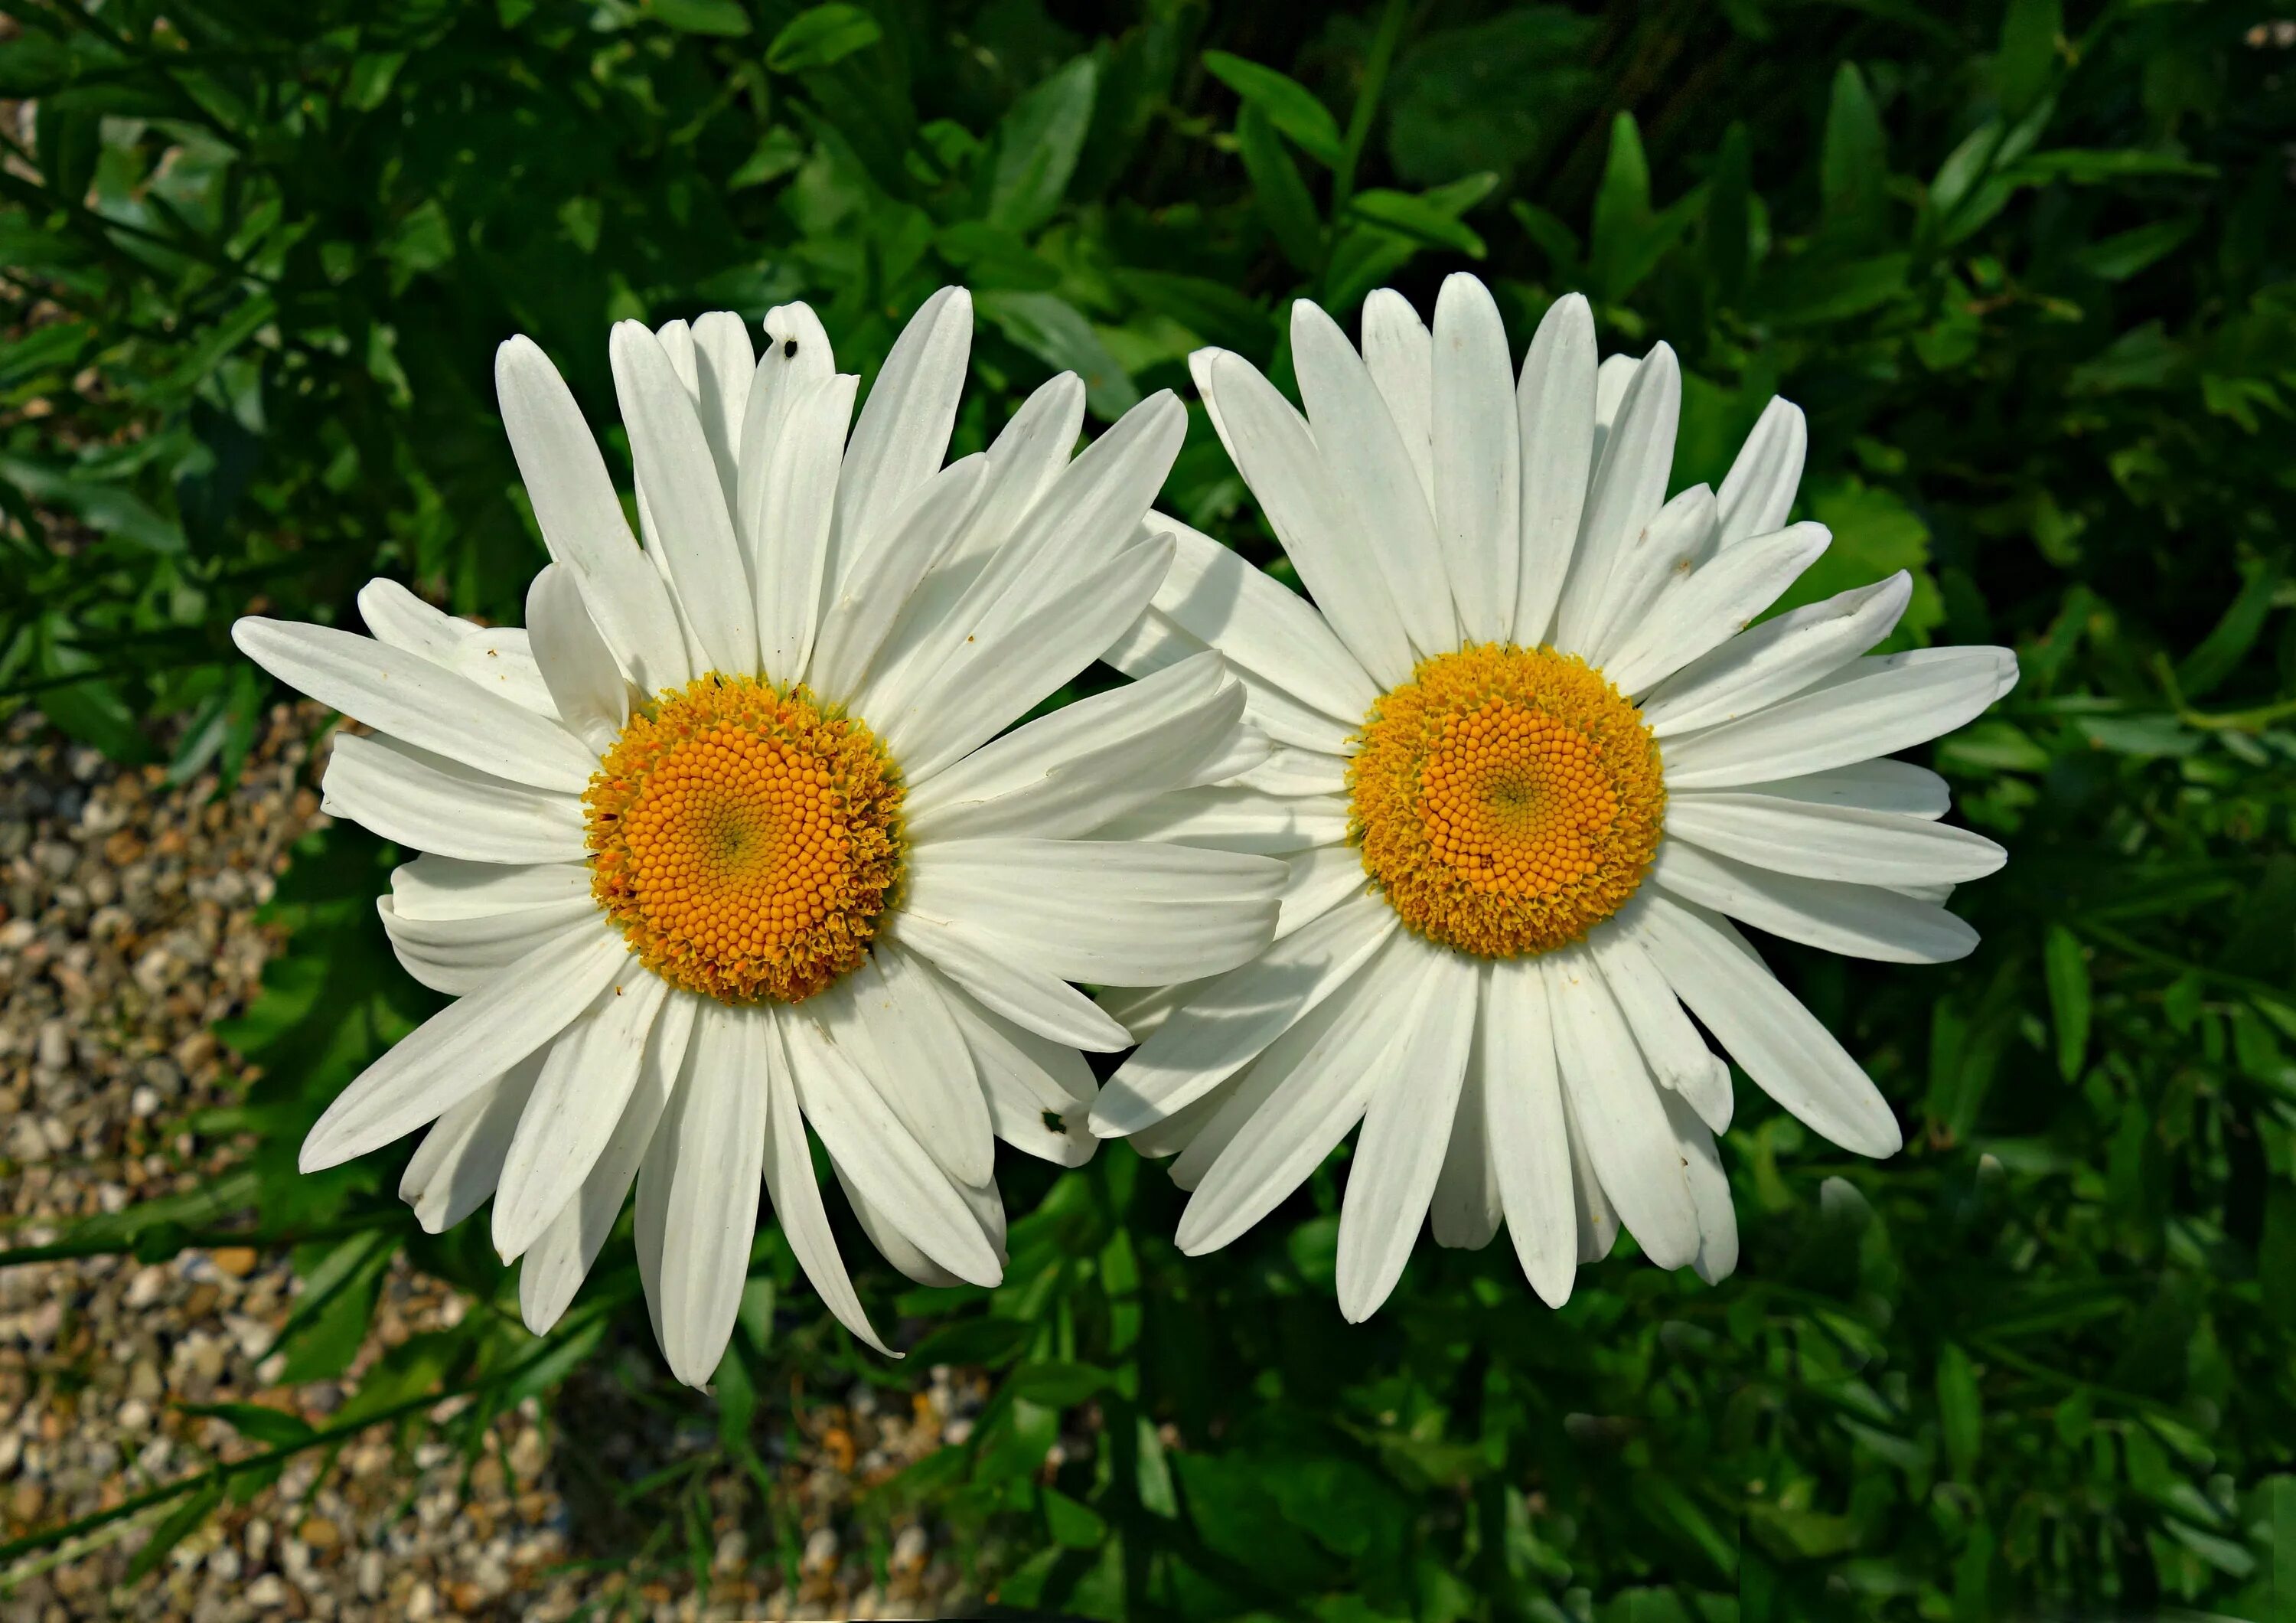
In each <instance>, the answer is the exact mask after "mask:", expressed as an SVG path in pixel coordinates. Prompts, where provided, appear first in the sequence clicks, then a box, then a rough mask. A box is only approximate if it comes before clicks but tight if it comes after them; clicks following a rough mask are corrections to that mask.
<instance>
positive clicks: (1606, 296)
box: [1587, 112, 1697, 303]
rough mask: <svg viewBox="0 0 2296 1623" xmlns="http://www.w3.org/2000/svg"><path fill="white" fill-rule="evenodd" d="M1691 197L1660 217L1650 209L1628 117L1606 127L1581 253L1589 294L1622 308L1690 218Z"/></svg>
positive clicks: (1636, 130) (1645, 169) (1644, 166)
mask: <svg viewBox="0 0 2296 1623" xmlns="http://www.w3.org/2000/svg"><path fill="white" fill-rule="evenodd" d="M1696 202H1697V200H1696V198H1695V196H1694V195H1693V197H1691V198H1686V199H1685V200H1683V201H1682V202H1678V203H1677V204H1676V205H1675V206H1674V207H1672V208H1669V209H1668V210H1666V211H1665V212H1663V213H1660V212H1657V211H1655V210H1653V209H1652V206H1651V179H1650V160H1649V159H1648V158H1647V157H1645V156H1644V152H1643V137H1642V130H1641V128H1640V127H1639V126H1637V125H1636V122H1635V116H1634V114H1632V113H1630V112H1622V113H1620V114H1619V116H1618V117H1617V118H1616V119H1612V120H1611V151H1610V157H1609V159H1608V161H1606V162H1605V163H1604V165H1603V181H1602V185H1600V186H1599V187H1598V188H1597V189H1596V190H1595V220H1594V227H1593V231H1592V233H1591V235H1590V236H1589V238H1588V247H1587V280H1588V282H1589V283H1590V284H1592V285H1591V289H1590V291H1591V292H1594V293H1595V296H1596V297H1597V298H1599V299H1601V300H1603V301H1606V302H1610V303H1623V302H1624V301H1626V300H1627V299H1628V297H1629V296H1630V295H1631V294H1632V293H1633V292H1634V291H1635V290H1636V288H1637V287H1640V286H1641V285H1642V284H1643V282H1644V279H1645V278H1646V277H1647V276H1649V275H1650V273H1651V272H1652V271H1653V270H1655V269H1657V268H1658V263H1659V261H1660V260H1662V259H1664V258H1665V257H1666V252H1667V250H1669V248H1671V247H1673V246H1674V244H1675V243H1676V242H1677V241H1678V240H1679V239H1680V238H1681V236H1682V235H1683V233H1684V232H1685V231H1687V230H1688V229H1689V228H1690V222H1691V221H1692V220H1693V218H1696V212H1695V204H1696Z"/></svg>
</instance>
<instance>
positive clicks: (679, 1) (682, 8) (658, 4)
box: [646, 0, 847, 39]
mask: <svg viewBox="0 0 2296 1623" xmlns="http://www.w3.org/2000/svg"><path fill="white" fill-rule="evenodd" d="M823 9H824V10H831V9H838V10H842V9H847V8H842V7H838V8H831V7H824V8H823ZM646 11H647V12H649V13H650V14H651V15H652V17H653V20H654V21H657V22H660V23H663V24H665V25H667V26H668V27H670V28H673V29H676V30H677V31H678V32H679V33H681V34H710V35H715V36H716V37H718V38H720V39H738V38H740V37H742V36H743V35H745V34H747V33H748V32H749V31H750V12H749V9H748V8H747V7H746V6H744V5H742V3H741V0H646Z"/></svg>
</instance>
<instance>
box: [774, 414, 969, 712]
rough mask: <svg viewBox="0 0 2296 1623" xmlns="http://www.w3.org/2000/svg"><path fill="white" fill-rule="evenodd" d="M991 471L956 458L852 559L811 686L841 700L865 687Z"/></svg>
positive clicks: (809, 668)
mask: <svg viewBox="0 0 2296 1623" xmlns="http://www.w3.org/2000/svg"><path fill="white" fill-rule="evenodd" d="M987 471H988V462H987V459H986V458H985V457H977V456H976V457H965V458H964V460H962V461H959V462H953V463H951V464H949V465H948V466H947V467H945V468H943V469H942V470H941V471H940V472H939V473H938V474H934V475H933V476H932V477H931V479H928V480H926V481H925V482H923V483H922V484H921V485H919V486H917V487H916V488H915V489H914V490H912V491H911V492H910V493H909V498H908V499H907V500H906V502H904V503H903V504H902V505H901V506H900V507H897V508H895V509H893V510H892V512H891V513H890V514H888V515H886V517H885V520H884V533H883V534H881V535H880V536H879V537H878V538H877V539H876V540H875V541H874V542H873V543H872V544H871V545H870V546H869V547H868V548H865V549H864V550H862V551H861V552H859V553H857V554H856V555H854V556H851V557H849V559H847V560H846V568H845V573H844V575H843V577H842V578H841V579H840V580H839V581H838V582H837V585H836V587H835V588H834V589H832V591H831V593H830V595H829V602H828V605H827V606H825V607H824V609H823V610H822V615H821V630H820V634H819V636H818V637H817V638H816V639H815V642H814V647H813V654H812V656H811V658H810V659H809V660H808V662H807V665H806V675H807V679H808V683H809V685H810V686H811V687H812V688H813V689H814V690H815V691H816V693H819V694H820V695H821V696H823V697H824V698H826V699H828V700H830V701H831V702H832V703H838V702H840V701H842V700H844V699H846V698H849V697H850V696H852V695H853V694H854V693H855V692H856V691H857V689H858V688H860V686H861V683H862V680H863V679H865V677H866V676H867V675H868V673H869V664H870V662H871V661H872V660H873V659H874V658H875V657H876V655H877V650H878V649H879V647H881V646H882V645H883V643H884V641H885V638H886V637H887V635H888V634H889V633H890V632H891V630H892V629H893V622H895V621H896V620H897V619H898V617H899V615H900V613H901V609H902V606H904V605H906V603H907V602H908V600H909V594H910V593H911V592H912V591H914V590H915V589H916V584H917V582H918V581H921V580H922V579H923V578H924V573H925V571H926V570H927V569H928V568H930V567H931V564H932V562H933V560H934V559H935V558H937V557H939V556H940V554H941V552H942V550H943V549H944V548H947V546H948V544H949V543H950V542H951V541H953V540H955V539H956V533H957V531H959V530H961V529H963V528H964V523H965V521H966V519H968V518H969V517H971V516H972V507H973V503H974V502H976V501H977V500H979V499H980V481H981V477H982V475H983V474H985V473H986V472H987Z"/></svg>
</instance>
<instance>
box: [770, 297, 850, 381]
mask: <svg viewBox="0 0 2296 1623" xmlns="http://www.w3.org/2000/svg"><path fill="white" fill-rule="evenodd" d="M758 325H760V326H761V327H763V328H764V329H765V334H766V342H765V345H764V347H763V348H762V349H760V350H758V371H759V372H761V373H764V374H765V375H767V377H768V378H769V379H770V380H771V386H775V387H777V386H779V385H780V384H782V383H819V382H820V381H821V380H822V379H823V378H824V377H828V376H830V375H832V374H834V373H835V372H836V370H837V352H836V351H835V350H833V349H832V348H831V347H830V342H829V332H828V329H827V328H825V327H824V326H823V325H821V317H818V316H816V315H815V314H814V313H813V306H811V305H809V304H808V303H806V302H804V301H802V300H799V301H795V302H793V303H790V304H776V305H775V306H774V308H773V309H769V310H767V312H766V318H765V320H763V321H762V322H760V323H758Z"/></svg>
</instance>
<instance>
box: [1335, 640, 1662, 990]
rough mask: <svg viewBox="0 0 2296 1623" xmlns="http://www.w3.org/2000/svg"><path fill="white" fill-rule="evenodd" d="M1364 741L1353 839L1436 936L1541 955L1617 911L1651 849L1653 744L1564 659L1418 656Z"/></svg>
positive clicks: (1501, 647)
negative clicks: (1417, 659)
mask: <svg viewBox="0 0 2296 1623" xmlns="http://www.w3.org/2000/svg"><path fill="white" fill-rule="evenodd" d="M1359 737H1360V740H1361V742H1360V744H1359V745H1358V747H1357V752H1356V755H1355V758H1354V760H1353V761H1352V762H1350V763H1349V768H1348V788H1349V795H1350V796H1351V808H1350V813H1349V837H1350V838H1351V839H1352V840H1353V841H1354V842H1355V843H1356V844H1357V846H1359V847H1360V848H1361V850H1362V852H1363V861H1364V868H1365V870H1366V871H1367V872H1368V873H1369V874H1370V875H1371V877H1372V879H1373V881H1374V883H1375V884H1376V885H1377V886H1379V888H1380V890H1381V891H1382V894H1385V895H1386V897H1387V899H1388V901H1389V902H1390V904H1391V905H1393V907H1394V908H1395V910H1396V911H1397V912H1398V913H1399V914H1401V915H1402V916H1403V920H1404V922H1405V923H1406V924H1407V925H1409V926H1410V927H1412V928H1413V929H1414V930H1416V931H1417V932H1418V933H1419V934H1421V935H1424V936H1427V937H1428V938H1429V939H1431V940H1433V941H1438V942H1440V943H1444V944H1445V945H1447V946H1451V947H1456V948H1457V949H1458V950H1459V951H1461V952H1472V953H1474V954H1476V955H1477V956H1479V957H1482V958H1513V957H1516V956H1518V955H1521V954H1523V953H1536V952H1552V951H1553V950H1554V949H1555V948H1557V947H1560V946H1563V945H1566V944H1568V943H1570V942H1573V941H1576V940H1578V939H1579V937H1580V936H1582V935H1585V934H1586V933H1587V930H1588V929H1590V928H1591V927H1594V926H1595V925H1597V924H1599V923H1601V922H1602V921H1603V919H1607V918H1609V917H1610V916H1611V914H1612V913H1615V912H1617V911H1618V910H1619V909H1620V908H1621V907H1624V906H1625V905H1626V903H1627V901H1628V898H1629V897H1631V896H1632V895H1633V894H1635V891H1636V887H1637V886H1640V885H1641V883H1642V879H1643V875H1644V871H1645V870H1647V869H1648V868H1649V867H1650V862H1651V859H1652V856H1654V855H1655V854H1656V853H1657V851H1658V843H1659V836H1660V834H1661V830H1662V828H1663V826H1664V821H1665V812H1666V785H1665V780H1664V779H1663V777H1662V775H1661V770H1660V762H1659V752H1658V741H1657V740H1656V739H1655V738H1653V737H1652V736H1651V732H1650V729H1648V728H1647V727H1645V726H1644V725H1643V720H1642V713H1641V712H1640V711H1638V710H1636V708H1635V707H1634V705H1633V704H1630V703H1628V701H1627V699H1626V698H1625V697H1624V696H1621V695H1620V692H1619V691H1618V689H1617V688H1613V687H1611V684H1610V683H1609V682H1607V681H1605V680H1603V675H1602V673H1601V672H1600V671H1595V670H1594V669H1593V668H1591V667H1590V666H1588V665H1587V663H1586V662H1585V661H1583V660H1580V659H1578V658H1576V657H1574V656H1571V655H1562V654H1557V653H1555V652H1554V650H1553V649H1551V648H1520V647H1513V645H1511V644H1501V643H1487V644H1476V645H1471V646H1469V647H1464V648H1461V649H1459V650H1458V651H1457V652H1456V653H1452V654H1444V655H1437V656H1435V657H1433V658H1431V659H1427V660H1423V661H1422V662H1421V663H1420V664H1419V667H1418V668H1417V669H1416V670H1415V671H1413V672H1412V676H1411V680H1409V681H1408V682H1405V683H1403V684H1401V685H1400V686H1398V687H1397V688H1393V689H1391V690H1390V691H1389V692H1388V693H1386V694H1384V695H1382V696H1381V698H1380V699H1379V701H1378V703H1376V704H1374V705H1373V706H1372V709H1371V713H1370V714H1369V715H1368V716H1366V717H1365V721H1364V727H1363V731H1362V733H1361V734H1360V735H1359Z"/></svg>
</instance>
